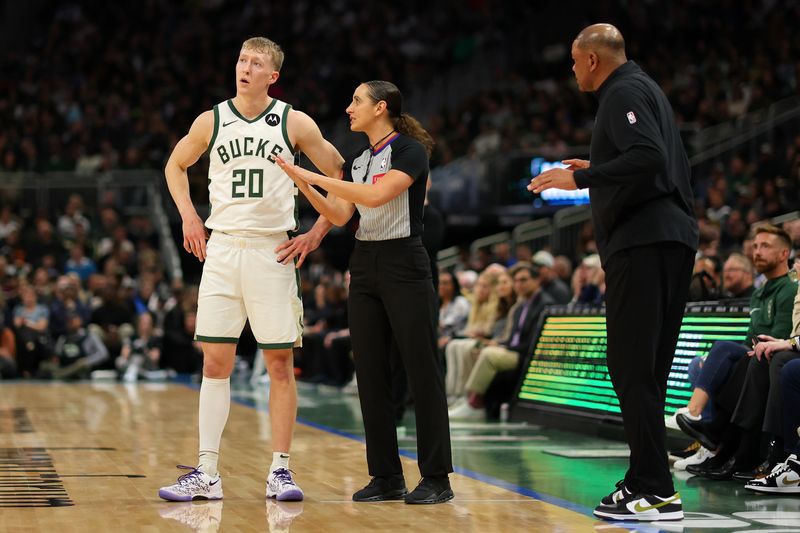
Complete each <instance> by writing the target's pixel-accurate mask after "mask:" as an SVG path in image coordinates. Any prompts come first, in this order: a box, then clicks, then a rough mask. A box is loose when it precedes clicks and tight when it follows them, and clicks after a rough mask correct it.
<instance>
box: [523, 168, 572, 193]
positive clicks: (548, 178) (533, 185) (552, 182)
mask: <svg viewBox="0 0 800 533" xmlns="http://www.w3.org/2000/svg"><path fill="white" fill-rule="evenodd" d="M577 188H578V186H577V185H575V176H573V171H572V170H569V169H566V168H552V169H550V170H548V171H546V172H542V173H541V174H539V175H538V176H536V177H535V178H533V179H532V180H531V182H530V184H529V185H528V190H529V191H532V192H535V193H540V192H542V191H546V190H547V189H563V190H565V191H574V190H575V189H577Z"/></svg>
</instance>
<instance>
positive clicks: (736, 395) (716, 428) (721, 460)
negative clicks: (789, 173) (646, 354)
mask: <svg viewBox="0 0 800 533" xmlns="http://www.w3.org/2000/svg"><path fill="white" fill-rule="evenodd" d="M789 246H790V241H789V237H788V235H787V234H786V232H784V231H783V230H780V229H778V228H774V227H772V226H765V227H761V228H759V229H758V230H757V234H756V242H755V255H754V257H755V264H756V268H759V267H761V268H763V266H764V265H765V264H768V263H772V262H775V263H777V267H776V271H775V272H776V273H779V274H782V275H781V276H780V278H779V279H778V280H777V284H778V285H780V286H781V287H782V289H781V290H780V291H779V292H778V293H776V294H775V296H774V300H773V302H763V304H762V306H763V307H767V312H766V314H767V315H778V313H777V310H778V309H786V308H790V307H791V306H792V305H793V303H792V302H793V301H794V304H796V305H795V306H796V308H797V312H796V314H797V315H798V316H800V296H798V286H797V284H796V283H795V282H793V281H792V280H791V279H789V277H788V275H787V273H788V264H787V259H788V255H789ZM774 281H775V280H774V279H769V281H768V282H767V283H766V285H765V288H766V287H768V286H770V285H774V284H775V283H774ZM755 294H756V293H754V295H755ZM773 306H774V309H773ZM757 310H758V308H756V307H754V308H752V309H751V312H753V314H755V311H757ZM783 315H785V313H784V314H782V315H781V317H782V318H781V321H782V324H780V325H781V326H782V327H778V328H774V329H773V328H770V329H773V331H774V330H778V331H779V334H778V335H770V334H768V333H766V332H765V331H764V330H766V329H767V328H764V330H762V331H761V332H759V335H758V339H771V338H786V337H788V336H789V333H787V331H788V332H791V330H792V324H791V322H790V323H789V324H788V325H786V324H785V318H783ZM775 325H776V326H777V325H778V324H775ZM795 326H798V327H800V324H796V325H795ZM795 329H796V328H795ZM762 344H764V346H762ZM772 350H774V345H773V344H771V342H769V341H766V342H763V343H762V342H761V341H759V342H758V343H757V344H756V346H755V347H754V349H752V350H750V351H749V352H748V355H751V356H753V357H749V358H743V359H742V360H741V361H740V363H738V364H737V367H736V368H735V369H734V371H733V373H732V375H731V376H732V377H731V378H730V379H729V380H728V381H727V382H726V383H725V385H724V387H723V388H722V389H721V390H720V391H719V393H718V394H717V395H716V397H715V401H714V409H715V412H714V417H713V419H712V420H711V421H710V422H709V423H707V424H703V423H702V422H700V421H697V420H691V419H690V418H688V417H687V416H686V415H685V414H681V415H678V423H679V425H680V427H681V429H683V430H684V431H686V432H687V433H690V434H692V436H694V437H695V438H697V440H699V441H700V442H701V443H703V445H704V446H705V445H706V444H710V445H712V446H713V445H715V444H719V446H718V452H717V455H716V456H715V457H714V458H713V459H710V460H709V461H707V462H706V463H703V464H702V465H694V466H692V467H687V470H689V471H690V472H692V473H695V474H698V475H703V476H706V477H710V478H712V479H730V478H731V477H732V476H735V477H736V478H737V479H740V480H747V479H752V477H755V475H756V474H757V473H756V472H754V470H755V469H756V467H757V466H758V465H760V464H761V463H762V462H763V461H764V459H765V457H764V456H763V455H762V454H761V451H760V444H761V438H762V431H763V432H764V433H766V434H767V435H779V434H780V428H779V426H780V422H779V420H778V418H779V414H777V413H779V412H780V404H779V402H777V392H776V391H777V387H778V385H777V383H778V376H779V373H780V369H781V368H782V366H783V365H784V364H785V363H786V362H787V361H788V360H790V359H792V358H793V357H794V356H795V355H797V354H795V353H794V352H777V353H773V351H772ZM771 383H772V384H773V386H771V385H770V384H771ZM706 447H711V446H706ZM781 450H782V447H781ZM766 459H767V461H769V462H770V463H772V464H774V463H775V455H774V454H773V453H770V456H769V457H767V458H766Z"/></svg>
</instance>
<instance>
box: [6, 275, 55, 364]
mask: <svg viewBox="0 0 800 533" xmlns="http://www.w3.org/2000/svg"><path fill="white" fill-rule="evenodd" d="M20 298H21V303H20V304H19V305H17V306H16V307H15V308H14V329H15V330H16V336H17V367H18V368H19V372H20V374H22V376H23V377H32V376H34V375H35V374H36V371H37V370H38V368H39V363H40V362H41V361H42V360H44V359H45V358H46V357H47V356H48V355H49V345H50V339H49V337H48V325H49V323H50V312H49V311H48V310H47V307H45V306H44V305H42V304H40V303H38V302H37V301H36V292H35V291H34V290H33V287H31V286H30V285H28V284H25V285H23V286H22V287H21V288H20Z"/></svg>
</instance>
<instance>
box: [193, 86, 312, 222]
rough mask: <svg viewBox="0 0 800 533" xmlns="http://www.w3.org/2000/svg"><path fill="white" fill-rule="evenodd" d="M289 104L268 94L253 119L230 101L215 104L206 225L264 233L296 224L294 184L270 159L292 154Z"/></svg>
mask: <svg viewBox="0 0 800 533" xmlns="http://www.w3.org/2000/svg"><path fill="white" fill-rule="evenodd" d="M291 107H292V106H290V105H289V104H287V103H285V102H281V101H280V100H276V99H274V98H273V99H272V102H271V103H270V105H269V107H268V108H267V109H266V110H265V111H264V112H263V113H261V114H260V115H259V116H258V117H256V118H254V119H253V120H248V119H246V118H244V116H243V115H242V114H241V113H239V111H237V110H236V108H235V107H234V105H233V100H226V101H225V102H222V103H220V104H217V105H215V106H214V133H213V134H212V136H211V142H210V144H209V147H208V150H209V157H210V160H211V161H210V164H209V167H208V193H209V200H210V202H211V214H210V215H209V216H208V220H206V226H208V227H209V228H211V229H214V230H219V231H222V232H225V233H231V234H236V235H268V234H274V233H282V232H286V231H291V230H295V229H297V217H296V199H297V193H298V191H297V187H295V184H294V182H293V181H292V180H291V178H289V176H287V175H286V173H285V172H284V171H283V170H281V169H280V167H279V166H278V165H277V164H276V163H275V156H276V155H280V156H281V157H282V158H284V159H286V160H289V161H291V160H292V158H293V157H294V155H293V150H292V146H291V142H289V135H288V132H287V129H286V118H287V116H288V114H289V110H290V109H291Z"/></svg>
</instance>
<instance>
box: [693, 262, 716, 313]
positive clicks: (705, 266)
mask: <svg viewBox="0 0 800 533" xmlns="http://www.w3.org/2000/svg"><path fill="white" fill-rule="evenodd" d="M719 294H720V292H719V272H718V271H717V264H716V262H715V261H714V259H712V258H711V257H699V258H698V259H697V260H696V261H695V263H694V270H693V271H692V281H691V282H690V283H689V301H690V302H703V301H708V300H714V299H716V298H718V297H719Z"/></svg>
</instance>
